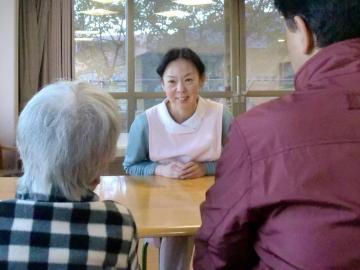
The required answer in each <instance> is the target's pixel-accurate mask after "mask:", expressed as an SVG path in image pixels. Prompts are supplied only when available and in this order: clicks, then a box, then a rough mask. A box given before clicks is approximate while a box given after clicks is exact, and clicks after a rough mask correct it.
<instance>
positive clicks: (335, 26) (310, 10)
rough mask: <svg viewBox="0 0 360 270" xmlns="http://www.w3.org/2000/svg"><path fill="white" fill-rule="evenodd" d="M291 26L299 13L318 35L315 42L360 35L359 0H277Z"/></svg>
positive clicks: (319, 42) (328, 42)
mask: <svg viewBox="0 0 360 270" xmlns="http://www.w3.org/2000/svg"><path fill="white" fill-rule="evenodd" d="M274 4H275V7H276V8H277V9H278V10H279V11H280V13H281V14H282V15H283V16H284V18H285V20H286V24H287V26H288V28H289V29H290V30H294V29H296V25H295V22H294V17H295V16H300V17H301V18H302V19H303V20H304V21H305V23H306V24H307V26H308V27H309V28H310V30H311V31H312V32H313V33H314V35H315V37H316V46H317V47H320V48H323V47H326V46H328V45H331V44H333V43H336V42H339V41H343V40H347V39H352V38H358V37H360V1H359V0H274Z"/></svg>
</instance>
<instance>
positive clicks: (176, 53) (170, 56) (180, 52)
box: [156, 48, 205, 78]
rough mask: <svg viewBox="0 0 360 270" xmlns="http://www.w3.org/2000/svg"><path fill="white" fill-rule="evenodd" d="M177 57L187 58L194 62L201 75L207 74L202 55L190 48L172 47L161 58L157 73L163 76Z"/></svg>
mask: <svg viewBox="0 0 360 270" xmlns="http://www.w3.org/2000/svg"><path fill="white" fill-rule="evenodd" d="M177 59H185V60H188V61H190V62H191V63H193V64H194V66H195V67H196V69H197V71H198V72H199V75H200V77H202V76H203V75H204V74H205V65H204V63H203V62H202V61H201V59H200V57H199V56H198V55H197V54H196V53H195V52H194V51H192V50H191V49H189V48H173V49H170V50H169V51H168V52H167V53H166V54H165V55H164V56H163V58H162V59H161V62H160V64H159V66H158V67H157V69H156V72H157V74H159V76H160V77H161V78H162V76H163V75H164V72H165V69H166V67H167V66H168V64H169V63H170V62H172V61H174V60H177Z"/></svg>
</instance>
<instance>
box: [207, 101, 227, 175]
mask: <svg viewBox="0 0 360 270" xmlns="http://www.w3.org/2000/svg"><path fill="white" fill-rule="evenodd" d="M233 119H234V117H233V116H232V114H231V113H230V111H229V110H228V109H227V108H226V107H225V106H224V110H223V116H222V133H221V144H222V146H223V147H224V145H225V143H226V140H227V135H228V132H229V129H230V126H231V122H232V120H233ZM216 163H217V161H207V162H205V163H204V164H205V167H206V175H215V171H216Z"/></svg>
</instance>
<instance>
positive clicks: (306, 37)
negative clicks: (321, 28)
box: [294, 16, 315, 55]
mask: <svg viewBox="0 0 360 270" xmlns="http://www.w3.org/2000/svg"><path fill="white" fill-rule="evenodd" d="M294 21H295V24H296V27H297V31H299V32H298V33H299V35H300V36H299V38H300V40H299V41H300V44H299V45H300V48H301V51H302V53H303V54H307V55H309V54H311V53H312V52H313V50H314V49H315V40H314V36H313V33H312V32H311V30H310V28H309V27H308V25H307V24H306V22H305V21H304V19H303V18H301V17H300V16H295V17H294Z"/></svg>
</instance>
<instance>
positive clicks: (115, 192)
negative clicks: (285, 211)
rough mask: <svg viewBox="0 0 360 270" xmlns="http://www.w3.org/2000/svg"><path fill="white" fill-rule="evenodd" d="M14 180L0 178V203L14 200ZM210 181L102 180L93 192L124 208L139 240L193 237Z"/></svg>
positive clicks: (199, 179)
mask: <svg viewBox="0 0 360 270" xmlns="http://www.w3.org/2000/svg"><path fill="white" fill-rule="evenodd" d="M16 182H17V178H4V177H3V178H0V199H1V200H4V199H11V198H13V197H14V194H15V189H16ZM213 183H214V177H202V178H198V179H192V180H174V179H168V178H165V177H160V176H149V177H132V176H103V177H102V179H101V183H100V184H99V186H98V187H97V189H96V190H95V192H96V193H97V194H98V195H99V196H100V198H101V199H102V200H114V201H118V202H121V203H123V204H124V205H126V206H127V207H128V208H129V209H130V211H131V212H132V214H133V215H134V218H135V222H136V224H137V227H138V233H139V237H152V236H153V237H156V236H175V235H176V236H185V235H194V234H195V233H196V231H197V229H198V228H199V226H200V224H201V219H200V211H199V206H200V203H201V202H202V201H203V200H204V199H205V192H206V190H208V189H209V188H210V186H211V185H212V184H213Z"/></svg>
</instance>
